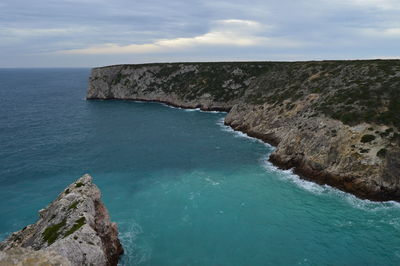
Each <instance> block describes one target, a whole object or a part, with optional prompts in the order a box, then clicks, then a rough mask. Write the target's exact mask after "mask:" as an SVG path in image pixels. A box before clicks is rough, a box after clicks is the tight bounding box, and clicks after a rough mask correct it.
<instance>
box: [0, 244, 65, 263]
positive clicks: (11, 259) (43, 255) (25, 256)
mask: <svg viewBox="0 0 400 266" xmlns="http://www.w3.org/2000/svg"><path fill="white" fill-rule="evenodd" d="M10 265H15V266H37V265H43V266H44V265H46V266H71V265H72V264H71V262H70V261H69V260H68V259H67V258H65V257H62V256H60V255H59V254H57V253H55V252H54V251H46V250H37V251H35V250H31V249H27V248H20V247H18V248H11V249H9V250H7V251H5V252H3V251H0V266H10Z"/></svg>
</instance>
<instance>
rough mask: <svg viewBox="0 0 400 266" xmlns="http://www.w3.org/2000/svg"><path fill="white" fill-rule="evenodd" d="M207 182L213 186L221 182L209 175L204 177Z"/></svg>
mask: <svg viewBox="0 0 400 266" xmlns="http://www.w3.org/2000/svg"><path fill="white" fill-rule="evenodd" d="M204 179H205V180H206V181H207V182H209V183H210V184H211V185H213V186H218V185H219V182H217V181H214V180H212V179H211V178H209V177H206V178H204Z"/></svg>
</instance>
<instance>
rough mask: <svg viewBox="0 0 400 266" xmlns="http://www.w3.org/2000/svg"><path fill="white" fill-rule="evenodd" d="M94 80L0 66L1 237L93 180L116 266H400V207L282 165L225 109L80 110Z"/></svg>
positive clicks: (92, 106)
mask: <svg viewBox="0 0 400 266" xmlns="http://www.w3.org/2000/svg"><path fill="white" fill-rule="evenodd" d="M89 73H90V70H89V69H1V70H0V218H1V219H0V239H4V238H5V237H6V236H8V235H9V234H10V233H11V232H13V231H17V230H20V229H21V228H23V227H24V226H26V225H27V224H30V223H33V222H35V221H36V220H37V218H38V210H39V209H41V208H43V207H45V206H46V205H47V204H48V203H49V202H50V201H52V200H54V199H55V198H56V196H57V195H58V194H59V193H60V192H61V191H62V190H63V189H64V188H65V187H66V186H67V185H69V184H70V183H72V182H73V181H75V180H76V179H77V178H79V177H80V176H81V175H83V174H85V173H90V174H91V175H92V176H93V177H94V181H95V183H96V184H97V185H98V186H99V187H100V189H101V191H102V194H103V200H104V202H105V204H106V206H107V208H108V210H109V212H110V215H111V218H112V220H113V221H115V222H117V223H118V225H119V230H120V238H121V240H122V243H123V246H124V248H125V255H124V256H123V258H122V261H121V265H400V205H399V204H398V203H394V202H387V203H374V202H370V201H367V200H360V199H357V198H355V197H354V196H352V195H349V194H347V193H343V192H340V191H338V190H336V189H333V188H330V187H328V186H319V185H316V184H313V183H310V182H307V181H302V180H300V179H299V178H298V177H297V176H296V175H293V174H292V173H291V172H290V171H281V170H278V169H276V168H275V167H274V166H272V165H271V164H270V163H268V162H267V158H268V155H269V153H271V151H272V150H273V147H271V146H269V145H266V144H263V143H261V142H259V141H257V140H254V139H251V138H248V137H246V136H245V135H243V134H241V133H237V132H233V131H232V130H231V129H229V128H227V127H225V126H224V125H223V118H224V116H225V114H224V113H206V112H200V111H193V110H191V111H189V110H182V109H176V108H171V107H167V106H164V105H161V104H156V103H135V102H126V101H86V100H85V92H86V87H87V82H88V76H89Z"/></svg>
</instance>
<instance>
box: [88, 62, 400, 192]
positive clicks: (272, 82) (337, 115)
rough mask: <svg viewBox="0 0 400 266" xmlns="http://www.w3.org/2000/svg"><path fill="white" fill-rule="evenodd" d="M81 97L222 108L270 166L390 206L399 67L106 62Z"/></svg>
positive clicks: (397, 180)
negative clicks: (260, 147)
mask: <svg viewBox="0 0 400 266" xmlns="http://www.w3.org/2000/svg"><path fill="white" fill-rule="evenodd" d="M87 99H121V100H142V101H158V102H164V103H168V104H170V105H174V106H179V107H184V108H201V109H203V110H221V111H227V112H228V115H227V117H226V118H225V124H227V125H230V126H231V127H232V128H234V129H236V130H240V131H243V132H246V133H247V134H249V135H251V136H254V137H257V138H260V139H262V140H264V141H266V142H268V143H271V144H273V145H275V146H277V149H276V150H275V151H274V152H273V153H272V154H271V156H270V160H271V161H272V162H273V163H275V164H277V165H278V166H280V167H282V168H294V169H295V171H296V172H297V173H298V174H300V176H302V177H303V178H307V179H309V180H313V181H315V182H318V183H321V184H329V185H332V186H335V187H337V188H339V189H342V190H344V191H348V192H351V193H353V194H355V195H357V196H359V197H362V198H368V199H373V200H399V199H400V133H399V128H400V115H399V112H400V60H366V61H322V62H226V63H165V64H143V65H115V66H108V67H101V68H95V69H93V70H92V75H91V77H90V82H89V88H88V91H87Z"/></svg>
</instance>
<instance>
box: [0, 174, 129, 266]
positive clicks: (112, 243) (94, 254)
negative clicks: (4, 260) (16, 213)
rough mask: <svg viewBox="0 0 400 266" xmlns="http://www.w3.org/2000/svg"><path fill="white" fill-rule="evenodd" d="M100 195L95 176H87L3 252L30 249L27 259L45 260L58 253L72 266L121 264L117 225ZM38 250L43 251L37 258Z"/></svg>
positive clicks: (15, 236) (3, 246) (13, 237)
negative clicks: (34, 257)
mask: <svg viewBox="0 0 400 266" xmlns="http://www.w3.org/2000/svg"><path fill="white" fill-rule="evenodd" d="M100 196H101V194H100V191H99V189H98V188H97V186H96V185H95V184H93V183H92V177H91V176H89V175H84V176H83V177H81V178H80V179H78V180H77V181H76V182H74V183H72V184H71V185H70V186H68V187H67V188H66V189H65V190H64V191H63V192H62V193H61V194H60V195H59V196H58V197H57V199H56V200H54V201H53V202H52V203H51V204H50V205H49V206H47V207H46V208H45V209H42V210H40V211H39V214H40V219H39V220H38V221H37V222H36V223H35V224H32V225H28V226H27V227H25V228H24V229H22V230H21V231H18V232H15V233H13V234H12V235H11V236H10V237H9V238H8V239H6V240H5V241H3V242H1V243H0V250H2V251H5V252H6V253H2V254H9V255H10V254H11V255H12V254H14V253H16V252H17V253H18V252H19V253H24V252H21V249H16V248H29V250H30V251H29V252H28V253H29V254H28V253H27V256H36V257H38V258H43V256H42V255H43V254H44V256H46V254H51V253H54V254H58V255H59V256H61V257H63V258H65V259H66V260H67V261H69V262H70V263H71V264H72V265H117V263H118V259H119V256H120V255H121V254H122V253H123V249H122V246H121V244H120V241H119V239H118V229H117V225H116V224H115V223H111V222H110V217H109V215H108V212H107V209H106V208H105V206H104V205H103V203H102V202H101V199H100ZM35 251H41V252H40V253H37V254H38V255H35V254H34V252H35ZM0 259H1V257H0ZM43 259H45V258H43ZM0 261H1V260H0ZM50 265H51V264H50ZM62 265H66V264H62Z"/></svg>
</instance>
